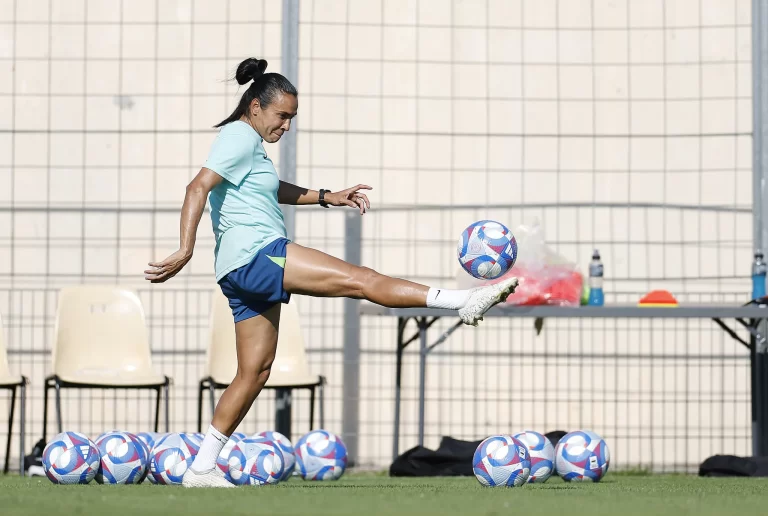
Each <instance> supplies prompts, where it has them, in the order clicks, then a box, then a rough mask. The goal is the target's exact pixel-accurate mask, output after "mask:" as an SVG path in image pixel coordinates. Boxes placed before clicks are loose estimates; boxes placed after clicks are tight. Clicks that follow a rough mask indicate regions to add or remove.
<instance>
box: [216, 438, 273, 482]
mask: <svg viewBox="0 0 768 516" xmlns="http://www.w3.org/2000/svg"><path fill="white" fill-rule="evenodd" d="M228 462H229V478H230V480H231V482H232V483H233V484H235V485H239V486H243V485H252V486H260V485H264V484H276V483H278V482H279V481H280V479H281V478H282V476H283V468H284V466H283V452H281V451H280V447H279V446H278V445H277V444H275V443H274V442H273V441H270V440H269V439H265V438H264V437H261V436H258V435H254V436H252V437H246V438H245V439H242V440H241V441H239V442H238V443H236V444H235V446H234V447H233V448H232V451H231V452H229V459H228Z"/></svg>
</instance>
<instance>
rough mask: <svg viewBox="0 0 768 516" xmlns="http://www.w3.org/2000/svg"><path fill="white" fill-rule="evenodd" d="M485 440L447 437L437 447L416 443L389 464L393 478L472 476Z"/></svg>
mask: <svg viewBox="0 0 768 516" xmlns="http://www.w3.org/2000/svg"><path fill="white" fill-rule="evenodd" d="M481 442H482V441H461V440H459V439H454V438H453V437H443V438H442V440H441V441H440V446H439V447H438V449H437V450H434V451H433V450H430V449H429V448H425V447H423V446H415V447H413V448H411V449H410V450H408V451H406V452H405V453H403V454H402V455H400V456H399V457H397V458H396V459H395V460H394V462H393V463H392V465H391V466H390V467H389V475H390V476H392V477H457V476H472V475H474V472H473V471H472V456H473V455H474V454H475V450H476V449H477V447H478V446H479V445H480V443H481Z"/></svg>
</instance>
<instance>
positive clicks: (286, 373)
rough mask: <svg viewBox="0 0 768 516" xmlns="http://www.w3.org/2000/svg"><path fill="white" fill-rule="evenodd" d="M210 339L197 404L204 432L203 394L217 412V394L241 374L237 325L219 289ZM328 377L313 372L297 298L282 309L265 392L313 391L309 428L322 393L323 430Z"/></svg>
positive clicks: (321, 422) (199, 422)
mask: <svg viewBox="0 0 768 516" xmlns="http://www.w3.org/2000/svg"><path fill="white" fill-rule="evenodd" d="M211 305H212V306H211V322H210V339H209V343H208V352H207V360H206V373H205V374H206V376H205V377H204V378H203V379H202V380H200V389H199V392H198V400H197V402H198V404H197V427H198V431H202V424H203V394H204V393H205V391H208V393H209V395H210V402H211V412H212V413H213V410H214V409H215V408H216V390H217V389H226V388H227V387H229V384H230V383H231V382H232V379H233V378H234V377H235V374H236V373H237V348H236V345H235V342H236V341H235V322H234V319H233V318H232V310H231V309H230V308H229V302H228V300H227V298H226V297H225V296H224V294H222V292H221V290H219V289H218V288H217V289H216V290H215V292H214V293H213V300H212V302H211ZM324 385H325V377H323V376H320V375H316V374H312V373H311V371H310V369H309V361H308V360H307V352H306V349H305V347H304V337H303V334H302V331H301V324H300V322H299V312H298V310H297V309H296V301H295V296H294V298H293V299H292V300H291V302H290V303H288V304H284V305H282V307H281V309H280V333H279V335H278V338H277V353H276V354H275V361H274V362H273V364H272V372H271V373H270V375H269V380H267V384H266V385H265V386H264V388H265V389H288V390H292V389H308V390H309V391H310V396H311V398H310V405H309V425H310V427H312V425H313V424H314V419H315V390H318V391H319V405H320V406H319V409H320V410H319V412H320V414H319V415H320V427H321V428H322V427H323V425H324V415H323V386H324Z"/></svg>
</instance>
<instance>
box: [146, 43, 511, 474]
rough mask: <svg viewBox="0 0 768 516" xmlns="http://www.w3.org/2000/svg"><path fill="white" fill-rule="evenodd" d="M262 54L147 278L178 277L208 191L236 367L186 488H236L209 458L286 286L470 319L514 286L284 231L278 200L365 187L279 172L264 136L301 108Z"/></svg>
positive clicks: (268, 352) (316, 199)
mask: <svg viewBox="0 0 768 516" xmlns="http://www.w3.org/2000/svg"><path fill="white" fill-rule="evenodd" d="M266 68H267V62H266V61H264V60H259V59H253V58H250V59H246V60H245V61H243V62H242V63H240V65H239V66H238V68H237V73H236V75H235V78H236V79H237V82H238V83H239V84H241V85H243V84H246V83H248V82H251V81H253V82H252V83H251V85H250V86H249V87H248V89H247V90H246V91H245V93H244V94H243V96H242V98H241V99H240V103H239V104H238V106H237V108H236V109H235V111H234V112H233V113H232V114H231V115H230V116H229V117H228V118H227V119H225V120H224V121H222V122H221V123H219V124H218V125H216V127H220V128H221V131H220V132H219V135H218V136H217V137H216V140H215V141H214V143H213V145H212V147H211V151H210V154H209V156H208V160H207V161H206V162H205V164H204V165H203V168H202V169H201V170H200V172H199V173H198V174H197V177H195V178H194V179H193V180H192V182H191V183H190V184H189V185H188V186H187V191H186V196H185V198H184V205H183V207H182V210H181V245H180V248H179V250H178V251H176V252H175V253H173V254H172V255H171V256H169V257H168V258H166V259H165V260H163V261H161V262H155V263H150V264H149V265H150V268H149V269H148V270H146V271H145V278H146V279H147V280H150V281H152V282H153V283H160V282H164V281H167V280H168V279H170V278H172V277H173V276H175V275H176V274H177V273H178V272H179V271H180V270H181V269H182V268H183V267H184V265H186V264H187V262H189V260H190V259H191V258H192V251H193V249H194V247H195V234H196V232H197V226H198V224H199V223H200V217H201V216H202V213H203V208H204V206H205V203H206V199H209V201H210V205H211V219H212V222H213V232H214V235H215V237H216V247H215V269H216V281H217V282H218V284H219V285H220V286H221V290H222V291H223V293H224V295H226V296H227V298H228V299H229V305H230V307H231V308H232V314H233V316H234V319H235V335H236V338H237V344H236V345H237V361H238V364H237V374H236V376H235V378H234V380H233V381H232V383H231V384H230V386H229V387H228V388H227V389H226V390H225V391H224V394H223V395H222V396H221V399H220V400H219V403H218V405H217V406H216V410H215V412H214V416H213V421H212V422H211V425H210V426H209V427H208V431H207V433H206V435H205V438H204V440H203V443H202V445H201V447H200V451H199V453H198V454H197V457H196V458H195V461H194V462H193V464H192V465H191V467H190V468H189V469H188V470H187V472H186V474H185V475H184V479H183V482H182V483H183V485H184V486H187V487H206V486H209V487H233V485H232V484H230V483H229V482H228V481H227V480H226V479H225V478H224V476H223V475H222V474H221V473H220V472H219V470H218V468H216V467H215V464H216V458H217V457H218V455H219V453H220V452H221V449H222V448H223V447H224V445H225V444H226V442H227V440H228V439H229V435H230V434H232V432H234V430H235V428H237V426H238V425H239V424H240V422H241V421H242V419H243V417H245V415H246V413H247V412H248V410H249V409H250V407H251V405H252V404H253V402H254V400H255V399H256V397H257V396H258V395H259V392H261V389H262V387H264V384H265V383H266V381H267V378H269V372H270V367H271V366H272V361H273V360H274V358H275V350H276V347H277V332H278V324H279V319H280V304H281V303H287V302H288V300H289V298H290V296H291V294H303V295H309V296H322V297H351V298H355V299H367V300H368V301H371V302H374V303H377V304H380V305H384V306H389V307H425V306H426V307H431V308H447V309H454V310H458V311H459V315H460V317H461V319H462V321H463V322H464V323H466V324H471V325H477V321H478V320H481V319H482V316H483V314H484V313H485V312H486V311H487V310H488V309H489V308H491V307H492V306H493V305H495V304H496V303H498V302H500V301H503V300H504V299H506V297H507V296H508V295H509V294H510V293H511V292H513V291H514V288H515V286H516V285H517V280H516V279H510V280H507V281H505V282H502V283H498V284H495V285H490V286H487V287H481V288H477V289H472V290H445V289H432V288H429V287H427V286H424V285H419V284H417V283H412V282H410V281H405V280H401V279H395V278H390V277H388V276H383V275H381V274H379V273H377V272H375V271H373V270H371V269H368V268H365V267H358V266H355V265H351V264H349V263H346V262H344V261H342V260H339V259H337V258H334V257H332V256H329V255H327V254H324V253H322V252H320V251H316V250H314V249H309V248H306V247H302V246H300V245H298V244H296V243H292V242H289V241H288V240H287V239H286V231H285V225H284V222H283V215H282V212H281V211H280V207H279V205H280V204H295V205H304V204H320V205H322V206H324V207H328V206H349V207H351V208H355V209H359V210H360V214H361V215H362V214H364V213H365V212H366V210H368V209H369V208H370V202H369V201H368V197H367V196H366V195H365V193H364V192H363V191H364V190H370V189H371V187H370V186H366V185H357V186H355V187H352V188H347V189H346V190H341V191H338V192H331V191H329V190H319V191H315V190H308V189H306V188H300V187H298V186H295V185H292V184H290V183H285V182H283V181H280V180H279V179H278V176H277V173H276V171H275V167H274V165H273V164H272V161H271V160H270V159H269V158H268V157H267V155H266V153H265V152H264V147H263V145H262V142H264V141H266V142H269V143H274V142H276V141H278V140H279V139H280V137H281V136H282V135H283V133H284V132H286V131H288V130H289V129H290V127H291V119H292V118H293V117H294V116H296V110H297V107H298V100H297V95H298V94H297V92H296V88H295V87H294V86H293V85H292V84H291V83H290V82H289V81H288V80H287V79H286V78H285V77H283V76H282V75H280V74H276V73H268V74H265V73H264V71H265V70H266Z"/></svg>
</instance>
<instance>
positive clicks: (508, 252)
mask: <svg viewBox="0 0 768 516" xmlns="http://www.w3.org/2000/svg"><path fill="white" fill-rule="evenodd" d="M457 251H458V257H459V263H460V264H461V266H462V267H463V268H464V270H465V271H467V272H468V273H469V274H470V275H472V276H474V277H475V278H478V279H484V280H492V279H496V278H498V277H499V276H501V275H503V274H504V273H505V272H507V271H508V270H509V269H510V268H511V267H512V266H513V265H514V264H515V260H517V241H516V240H515V237H514V235H512V233H511V232H510V231H509V229H507V227H506V226H505V225H504V224H502V223H500V222H496V221H493V220H480V221H478V222H475V223H474V224H471V225H470V226H469V227H468V228H467V229H465V230H464V231H463V232H462V233H461V238H459V245H458V247H457Z"/></svg>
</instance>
